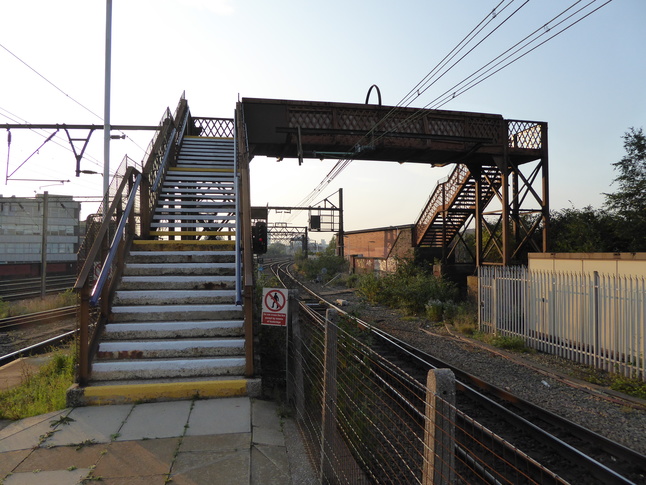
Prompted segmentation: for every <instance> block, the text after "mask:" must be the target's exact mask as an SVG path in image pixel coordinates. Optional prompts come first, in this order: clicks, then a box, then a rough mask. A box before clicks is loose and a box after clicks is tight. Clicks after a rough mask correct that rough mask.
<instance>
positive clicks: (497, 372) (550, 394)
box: [321, 288, 646, 455]
mask: <svg viewBox="0 0 646 485" xmlns="http://www.w3.org/2000/svg"><path fill="white" fill-rule="evenodd" d="M338 291H339V293H337V294H335V293H334V289H331V288H324V289H321V294H322V295H323V296H324V297H325V298H326V299H327V300H328V301H332V302H334V301H335V300H337V299H343V300H346V301H347V306H344V310H346V311H347V312H349V313H351V314H353V315H355V316H357V317H358V318H360V319H362V320H365V321H367V322H370V323H372V324H373V325H375V326H377V327H379V328H381V329H383V330H385V331H387V332H389V333H391V334H392V335H394V336H396V337H398V338H400V339H402V340H405V341H407V342H409V343H411V344H412V345H414V346H415V347H417V348H420V349H422V350H424V351H426V352H428V353H429V354H432V355H433V356H435V357H437V358H439V359H440V360H443V361H444V362H446V363H447V364H449V365H452V366H454V367H458V368H460V369H462V370H463V371H466V372H468V373H470V374H473V375H476V376H478V377H480V378H482V379H484V380H485V381H488V382H489V383H491V384H493V385H495V386H497V387H500V388H503V389H505V390H507V391H510V392H512V393H514V394H516V395H517V396H519V397H521V398H523V399H526V400H528V401H530V402H532V403H534V404H536V405H538V406H541V407H543V408H545V409H548V410H550V411H552V412H554V413H555V414H559V415H561V416H563V417H565V418H567V419H569V420H571V421H573V422H576V423H578V424H579V425H581V426H584V427H586V428H588V429H590V430H593V431H595V432H597V433H599V434H601V435H603V436H606V437H608V438H609V439H611V440H613V441H616V442H618V443H621V444H623V445H624V446H627V447H629V448H632V449H633V450H636V451H638V452H639V453H641V454H643V455H646V401H641V402H640V400H637V399H635V398H631V400H632V401H633V402H635V404H630V403H627V402H624V401H623V400H621V399H616V401H617V402H613V401H612V398H613V394H614V395H615V396H617V397H619V398H620V397H621V396H622V394H620V393H616V392H614V391H609V390H608V389H604V388H602V387H600V386H594V385H591V384H587V383H583V382H582V381H577V380H576V379H574V378H571V377H570V376H572V375H577V374H576V373H577V371H579V370H580V368H581V366H579V365H578V364H576V363H574V362H571V361H567V360H564V359H561V358H558V357H555V356H552V355H548V354H543V353H538V352H537V353H522V354H521V353H512V352H507V351H502V350H500V349H495V348H492V347H489V346H487V345H486V344H483V343H481V342H479V341H477V340H472V339H468V338H466V337H462V336H458V335H456V334H455V333H454V332H452V331H450V329H447V328H446V327H445V326H443V325H439V326H437V325H435V326H430V325H429V322H428V321H425V320H424V319H419V318H410V317H404V316H403V315H402V314H401V313H400V312H398V311H395V310H391V309H388V308H384V307H378V306H375V307H373V306H370V305H367V304H365V303H363V302H361V300H360V299H359V298H358V297H357V296H355V295H354V294H353V293H348V292H347V290H346V291H343V290H341V289H339V290H338ZM564 381H565V382H564ZM580 386H585V388H581V387H580ZM605 391H609V392H610V394H608V395H607V397H608V398H603V397H602V395H605Z"/></svg>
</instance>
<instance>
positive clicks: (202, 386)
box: [83, 379, 247, 405]
mask: <svg viewBox="0 0 646 485" xmlns="http://www.w3.org/2000/svg"><path fill="white" fill-rule="evenodd" d="M246 395H247V380H246V379H230V380H217V381H194V382H163V383H155V384H114V385H108V386H89V387H86V388H84V389H83V401H84V403H85V404H90V405H103V404H122V403H131V402H141V401H167V400H176V399H177V400H179V399H192V398H195V397H200V398H214V397H235V396H246Z"/></svg>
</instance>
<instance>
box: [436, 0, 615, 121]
mask: <svg viewBox="0 0 646 485" xmlns="http://www.w3.org/2000/svg"><path fill="white" fill-rule="evenodd" d="M595 1H596V0H593V2H590V4H591V3H594V2H595ZM612 1H613V0H607V1H606V2H605V3H604V4H602V5H600V6H599V7H597V8H595V9H594V10H592V11H591V12H589V13H587V14H586V15H584V16H583V17H581V18H579V19H577V20H576V21H574V22H572V23H571V24H569V25H567V26H565V27H564V28H563V29H562V30H560V31H558V32H557V33H556V34H554V35H552V36H550V37H548V38H547V39H545V40H544V41H543V42H541V43H540V44H538V45H536V46H534V47H532V48H531V49H530V50H528V51H527V52H524V53H522V54H521V55H519V56H518V57H516V58H515V59H512V60H511V61H509V62H508V63H506V64H504V65H503V66H502V67H500V68H499V69H496V70H495V71H494V72H491V73H490V74H489V75H487V76H486V77H484V78H482V79H479V78H481V77H482V76H483V75H484V74H486V73H488V72H490V71H491V70H492V69H494V68H495V67H496V66H499V65H500V64H501V63H502V62H504V61H505V60H507V59H509V58H510V57H511V56H513V55H514V54H517V53H518V52H520V51H521V50H522V49H523V48H525V47H527V46H528V45H530V44H531V43H533V42H535V40H538V39H540V37H542V36H543V35H544V34H541V36H539V37H537V38H536V39H535V40H533V41H531V42H530V43H528V44H526V45H525V46H523V47H522V48H520V49H517V50H516V51H515V52H513V53H512V54H510V55H509V56H507V57H505V58H504V59H503V60H502V61H500V62H499V63H497V64H495V65H494V66H493V67H492V68H490V69H488V70H487V71H485V73H483V74H482V75H480V76H478V77H476V78H475V79H474V80H473V81H471V82H470V83H468V84H467V85H466V87H465V88H463V89H461V90H460V91H459V92H458V93H457V95H456V96H459V95H460V94H463V93H465V92H467V91H469V90H470V89H472V88H473V87H475V86H477V85H478V84H480V83H481V82H483V81H485V80H486V79H488V78H490V77H491V76H493V75H494V74H496V73H498V72H499V71H501V70H502V69H504V68H505V67H507V66H509V65H511V64H513V63H514V62H516V61H518V60H520V59H522V58H523V57H525V56H526V55H527V54H529V53H531V52H533V51H534V50H536V49H538V48H539V47H540V46H542V45H543V44H545V43H547V42H549V41H550V40H552V39H553V38H554V37H556V36H558V35H561V34H562V33H563V32H565V31H566V30H568V29H570V28H571V27H574V26H575V25H576V24H578V23H579V22H581V21H582V20H584V19H585V18H587V17H589V16H590V15H592V14H593V13H595V12H596V11H598V10H599V9H601V8H603V7H605V6H606V5H607V4H609V3H610V2H612ZM590 4H588V5H586V7H587V6H589V5H590ZM583 8H585V7H583ZM583 8H582V9H583ZM582 9H580V10H582ZM580 10H579V11H580ZM579 11H577V12H575V13H574V14H572V15H571V16H570V17H567V18H566V19H564V20H563V21H561V22H559V23H558V24H556V25H555V26H554V27H552V28H551V29H550V30H553V29H554V28H555V27H557V26H558V25H561V24H562V23H563V22H565V21H566V20H567V19H569V18H571V17H572V16H573V15H575V14H576V13H578V12H579ZM539 30H540V29H539ZM546 33H547V32H546ZM546 33H545V34H546ZM514 47H515V46H514ZM512 48H513V47H512ZM499 57H501V56H498V57H497V58H496V59H498V58H499ZM496 59H494V61H495V60H496ZM492 62H493V61H492ZM487 65H488V64H487ZM484 67H486V65H485V66H483V68H484ZM480 70H482V68H481V69H480ZM477 72H478V71H477ZM474 74H475V73H474ZM472 76H473V75H471V76H470V77H472ZM467 79H469V78H467ZM467 79H465V80H463V81H462V82H461V83H459V84H462V83H464V81H466V80H467ZM478 79H479V80H478ZM476 80H478V81H477V82H475V81H476ZM459 84H458V85H456V87H457V86H459ZM449 91H451V90H448V91H445V93H444V94H443V95H446V94H447V93H448V92H449ZM441 97H442V96H438V97H437V98H436V99H435V100H433V102H435V101H438V100H439V99H440V98H441ZM453 98H454V96H451V97H450V98H448V99H447V98H445V99H443V100H441V102H438V104H435V105H433V107H432V108H431V109H437V108H439V107H440V106H444V105H445V104H446V103H448V102H449V101H450V100H451V99H453ZM433 102H431V103H429V104H427V105H426V106H425V108H426V107H429V106H431V104H432V103H433Z"/></svg>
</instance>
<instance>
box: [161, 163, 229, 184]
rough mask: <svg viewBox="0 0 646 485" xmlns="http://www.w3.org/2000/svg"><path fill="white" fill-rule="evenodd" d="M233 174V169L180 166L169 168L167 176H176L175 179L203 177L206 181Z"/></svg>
mask: <svg viewBox="0 0 646 485" xmlns="http://www.w3.org/2000/svg"><path fill="white" fill-rule="evenodd" d="M232 174H233V167H226V166H220V167H198V166H193V165H191V166H188V165H182V166H181V167H171V168H169V169H168V175H167V177H168V176H171V175H172V176H177V177H185V176H191V177H203V178H204V179H205V180H208V179H209V178H211V177H214V176H219V175H220V176H223V177H229V176H230V175H232Z"/></svg>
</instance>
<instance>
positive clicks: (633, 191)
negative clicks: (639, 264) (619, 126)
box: [604, 128, 646, 251]
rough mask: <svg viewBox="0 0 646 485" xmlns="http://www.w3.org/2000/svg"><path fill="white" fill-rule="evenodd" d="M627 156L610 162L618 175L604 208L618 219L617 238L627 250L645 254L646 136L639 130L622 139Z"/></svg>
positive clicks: (626, 134)
mask: <svg viewBox="0 0 646 485" xmlns="http://www.w3.org/2000/svg"><path fill="white" fill-rule="evenodd" d="M623 140H624V149H625V150H626V155H624V157H623V158H622V159H621V160H620V161H618V162H615V163H613V164H612V165H613V167H614V169H615V170H616V171H618V172H619V175H618V176H617V177H616V178H615V179H614V180H613V182H612V183H613V184H617V186H618V189H617V191H616V192H615V193H613V194H604V195H605V196H606V207H607V208H608V210H610V211H612V212H614V213H615V214H616V215H617V216H618V217H619V218H620V220H621V227H620V228H618V230H619V235H620V236H621V237H622V238H625V239H626V240H627V241H628V247H627V248H626V250H628V251H646V136H645V135H644V131H643V129H642V128H639V129H635V128H630V129H629V130H628V131H627V132H626V133H625V134H624V136H623Z"/></svg>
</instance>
